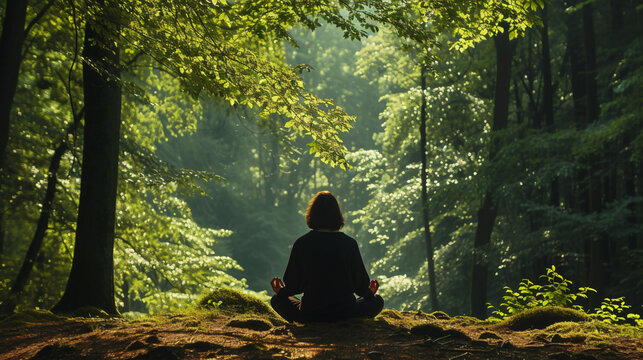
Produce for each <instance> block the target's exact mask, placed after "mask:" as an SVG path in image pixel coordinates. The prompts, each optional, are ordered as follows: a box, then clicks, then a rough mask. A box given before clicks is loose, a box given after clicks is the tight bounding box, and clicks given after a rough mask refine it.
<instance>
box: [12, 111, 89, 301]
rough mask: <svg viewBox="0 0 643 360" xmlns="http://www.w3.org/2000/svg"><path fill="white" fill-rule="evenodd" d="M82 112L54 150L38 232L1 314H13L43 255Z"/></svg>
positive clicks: (32, 240) (37, 226)
mask: <svg viewBox="0 0 643 360" xmlns="http://www.w3.org/2000/svg"><path fill="white" fill-rule="evenodd" d="M82 112H83V110H81V112H80V113H79V114H77V115H74V120H73V121H72V123H71V124H70V125H69V127H68V128H67V131H65V135H64V137H63V139H62V141H61V142H60V144H59V145H58V146H57V147H56V150H54V155H53V156H52V157H51V161H50V162H49V171H48V172H47V189H46V190H45V197H44V199H43V200H42V204H41V209H40V218H39V219H38V224H37V225H36V231H35V233H34V236H33V238H32V239H31V243H30V244H29V248H28V249H27V254H26V255H25V259H24V261H23V262H22V266H21V267H20V271H19V272H18V275H17V276H16V279H15V280H14V282H13V285H11V290H10V291H9V296H8V298H7V299H6V300H5V301H4V303H3V304H2V309H0V312H4V313H10V312H13V310H14V309H15V307H16V302H17V300H18V296H19V295H20V293H22V291H23V290H24V288H25V286H26V285H27V281H28V280H29V275H30V274H31V270H32V269H33V266H34V263H35V262H36V258H37V256H38V254H41V255H42V253H40V249H41V248H42V242H43V240H44V238H45V233H46V232H47V224H48V223H49V216H50V215H51V210H52V208H53V201H54V195H55V194H56V184H57V183H58V169H59V168H60V162H61V160H62V157H63V155H65V153H66V152H67V150H69V143H68V138H69V135H71V134H74V133H75V132H76V129H77V128H78V124H79V123H80V118H81V117H82Z"/></svg>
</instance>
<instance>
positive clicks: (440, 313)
mask: <svg viewBox="0 0 643 360" xmlns="http://www.w3.org/2000/svg"><path fill="white" fill-rule="evenodd" d="M430 315H433V316H434V317H435V318H436V319H439V320H449V319H451V317H450V316H449V315H447V313H445V312H444V311H434V312H432V313H431V314H430Z"/></svg>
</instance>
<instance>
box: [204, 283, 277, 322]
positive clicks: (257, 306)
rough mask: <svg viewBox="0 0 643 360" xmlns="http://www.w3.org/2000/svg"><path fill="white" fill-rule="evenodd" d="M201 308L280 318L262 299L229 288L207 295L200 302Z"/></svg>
mask: <svg viewBox="0 0 643 360" xmlns="http://www.w3.org/2000/svg"><path fill="white" fill-rule="evenodd" d="M199 306H200V307H202V308H205V309H209V310H219V311H224V312H230V313H234V314H248V313H250V314H258V315H268V316H272V317H276V316H278V315H277V314H276V313H275V312H274V311H273V310H272V308H271V307H270V306H269V305H268V304H267V303H266V302H264V301H263V300H261V299H260V298H258V297H256V296H253V295H248V294H244V293H242V292H240V291H238V290H233V289H227V288H219V289H215V290H213V291H211V292H210V293H208V294H206V295H205V296H203V297H202V298H201V299H200V300H199Z"/></svg>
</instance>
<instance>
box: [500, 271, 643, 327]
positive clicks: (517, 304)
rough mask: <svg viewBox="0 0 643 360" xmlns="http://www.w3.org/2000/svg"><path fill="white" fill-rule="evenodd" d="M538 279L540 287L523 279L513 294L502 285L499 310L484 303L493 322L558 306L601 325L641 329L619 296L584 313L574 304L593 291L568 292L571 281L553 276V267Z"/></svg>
mask: <svg viewBox="0 0 643 360" xmlns="http://www.w3.org/2000/svg"><path fill="white" fill-rule="evenodd" d="M540 279H543V280H544V284H543V285H539V284H535V283H534V282H532V281H531V280H529V279H523V280H522V281H521V282H520V284H518V290H516V291H514V290H513V289H511V288H510V287H508V286H505V287H504V289H505V293H506V295H505V296H503V297H502V299H503V302H502V303H501V304H500V309H497V308H495V307H494V306H493V305H491V304H487V307H488V308H489V309H493V312H492V314H493V315H495V316H492V317H491V319H495V321H499V320H509V319H513V318H516V317H517V316H518V315H519V314H521V313H523V312H525V311H527V310H530V309H536V308H543V307H560V308H569V309H573V310H576V311H578V312H580V313H582V314H584V315H587V316H589V318H591V319H595V320H598V321H601V322H603V323H607V324H618V325H629V326H632V327H635V328H638V329H639V330H643V320H642V319H641V316H640V315H639V314H635V313H627V312H626V310H627V309H629V308H630V307H631V306H630V305H627V304H626V303H625V298H623V297H620V298H614V299H612V298H605V299H604V300H603V301H602V303H601V305H600V307H598V308H595V309H594V310H593V311H585V310H584V309H583V307H582V306H581V305H580V304H578V301H579V300H580V299H586V298H587V295H588V293H590V292H594V293H595V292H596V290H594V289H592V288H590V287H587V286H585V287H579V288H578V289H577V290H575V291H574V290H572V288H571V285H572V282H571V281H570V280H567V279H565V278H564V277H563V276H562V275H561V274H559V273H557V272H556V267H555V266H554V265H552V266H551V267H550V268H547V273H546V274H544V275H541V276H540Z"/></svg>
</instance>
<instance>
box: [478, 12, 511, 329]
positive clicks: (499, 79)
mask: <svg viewBox="0 0 643 360" xmlns="http://www.w3.org/2000/svg"><path fill="white" fill-rule="evenodd" d="M504 27H505V31H504V32H503V33H501V34H498V35H497V36H496V38H495V39H494V42H495V46H496V91H495V97H494V107H493V125H492V128H491V130H492V135H494V134H496V133H497V132H498V131H500V130H502V129H505V128H506V127H507V122H508V115H509V94H510V88H511V86H510V83H511V57H512V50H511V44H510V43H509V31H508V26H507V25H506V24H505V25H504ZM500 147H501V144H500V142H499V139H498V138H496V137H493V136H492V141H491V147H490V149H489V161H493V159H494V157H495V154H496V153H497V152H498V150H499V149H500ZM495 221H496V209H495V206H494V205H493V197H492V192H491V189H488V190H486V193H485V195H484V199H483V201H482V205H481V206H480V209H479V210H478V227H477V229H476V237H475V240H474V243H473V247H474V250H473V257H474V259H473V274H472V286H471V314H472V315H473V316H475V317H477V318H480V319H483V318H486V317H487V264H486V263H485V261H486V260H483V259H481V258H480V253H481V252H482V251H483V247H485V245H488V244H489V243H490V242H491V233H492V231H493V226H494V224H495Z"/></svg>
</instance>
